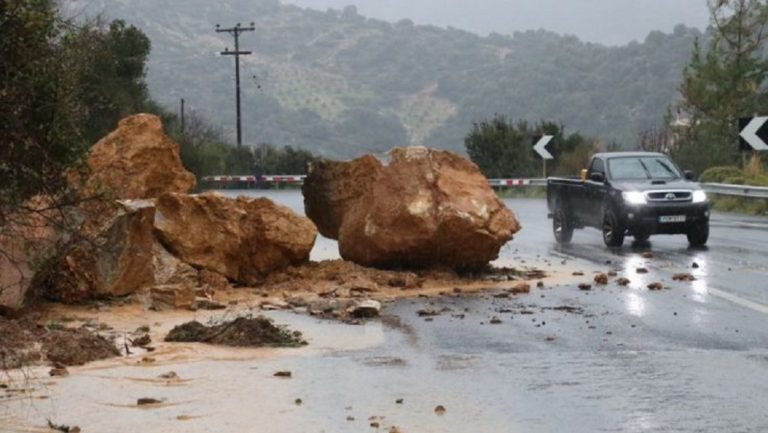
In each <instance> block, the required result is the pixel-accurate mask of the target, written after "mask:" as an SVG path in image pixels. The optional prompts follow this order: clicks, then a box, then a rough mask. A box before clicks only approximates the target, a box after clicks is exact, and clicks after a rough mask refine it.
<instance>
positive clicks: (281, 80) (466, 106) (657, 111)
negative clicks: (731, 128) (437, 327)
mask: <svg viewBox="0 0 768 433" xmlns="http://www.w3.org/2000/svg"><path fill="white" fill-rule="evenodd" d="M67 5H68V8H69V9H71V10H72V11H80V12H85V13H88V14H95V13H100V12H103V13H104V15H105V16H106V17H108V18H123V19H125V20H126V21H128V22H129V23H131V24H134V25H136V26H138V27H140V28H141V29H142V30H144V32H145V33H146V34H147V35H148V36H149V37H150V39H151V40H152V55H151V59H150V65H149V74H148V82H149V85H150V91H151V93H152V95H153V97H154V98H155V99H157V100H158V101H160V102H161V103H163V104H164V105H167V106H168V107H176V106H177V104H178V100H179V98H181V97H184V98H185V99H186V100H187V103H188V105H189V106H190V107H192V108H193V109H194V110H195V111H196V112H197V113H198V114H200V115H202V116H204V117H206V118H208V119H209V120H211V121H212V122H214V123H215V124H217V125H220V126H221V127H222V128H223V130H224V131H227V132H229V131H234V83H233V82H234V65H233V60H232V58H230V57H220V56H218V55H217V53H218V52H219V51H221V50H223V49H224V48H225V47H230V49H231V48H232V46H233V42H232V40H231V37H230V36H228V35H226V34H217V33H215V32H214V25H215V24H217V23H219V24H221V25H222V26H231V25H233V24H234V23H236V22H242V23H243V24H246V23H249V22H250V21H254V22H255V25H256V31H255V32H251V33H246V34H244V35H243V37H242V40H241V48H242V49H249V50H253V52H254V55H252V56H248V57H245V58H244V63H243V67H242V76H243V84H242V87H243V116H244V141H245V143H247V144H256V143H260V142H270V143H274V144H277V145H288V144H290V145H294V146H300V147H304V148H307V149H310V150H312V151H314V152H318V153H321V154H324V155H328V156H334V157H348V156H354V155H357V154H360V153H362V152H381V151H384V150H386V149H389V148H390V147H392V146H395V145H404V144H428V145H431V146H436V147H444V148H449V149H454V150H461V149H462V143H463V138H464V136H465V135H466V133H467V132H468V131H469V129H470V127H471V124H472V122H473V121H480V120H484V119H487V118H489V117H491V116H493V114H494V113H503V114H506V115H508V116H510V117H512V118H515V119H526V120H531V121H536V120H539V119H551V120H555V121H560V122H562V123H564V124H565V125H566V127H567V128H568V130H569V131H571V132H573V131H577V130H578V131H581V132H583V133H586V134H590V135H596V136H599V137H601V139H603V141H605V142H610V141H616V142H618V143H619V144H620V145H625V146H628V145H632V144H634V142H635V141H636V137H637V133H638V132H639V131H640V130H641V129H643V128H645V127H648V126H651V125H653V124H655V123H657V122H658V121H659V120H660V118H661V116H662V115H663V113H664V111H665V110H666V108H667V106H668V105H669V104H670V103H671V102H673V101H675V99H676V98H677V86H678V83H679V80H680V76H681V71H682V68H683V67H684V65H685V64H686V62H687V60H688V57H689V53H690V49H691V46H692V43H693V40H694V38H695V37H697V36H698V35H699V34H700V33H699V32H698V31H697V30H694V29H688V28H685V27H682V26H679V27H678V28H676V30H675V31H674V33H672V34H663V33H660V32H654V33H651V34H650V35H649V36H648V37H647V38H646V40H645V41H644V42H643V43H632V44H630V45H627V46H623V47H605V46H602V45H597V44H590V43H583V42H581V41H579V40H578V39H576V38H574V37H564V36H559V35H557V34H554V33H550V32H546V31H530V32H525V33H516V34H514V35H511V36H502V35H497V34H492V35H490V36H489V37H479V36H476V35H473V34H471V33H468V32H464V31H460V30H456V29H451V28H448V29H442V28H437V27H433V26H414V25H413V23H411V22H410V21H408V20H404V21H401V22H398V23H394V24H391V23H387V22H383V21H378V20H371V19H366V18H365V17H363V16H360V15H358V14H357V13H356V11H355V10H354V9H353V8H347V9H345V10H344V11H327V12H319V11H313V10H309V9H302V8H299V7H295V6H287V5H282V4H280V3H279V2H278V1H277V0H248V1H246V0H225V1H220V2H210V1H206V0H185V1H172V2H166V3H165V4H164V5H163V6H162V7H159V6H158V4H157V2H154V1H151V0H131V1H128V0H77V1H69V2H67ZM254 77H255V78H254ZM259 86H260V88H259Z"/></svg>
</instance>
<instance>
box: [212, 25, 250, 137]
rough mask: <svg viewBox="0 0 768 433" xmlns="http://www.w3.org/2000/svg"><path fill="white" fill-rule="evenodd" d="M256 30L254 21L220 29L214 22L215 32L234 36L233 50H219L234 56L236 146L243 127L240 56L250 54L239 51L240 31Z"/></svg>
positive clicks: (224, 54)
mask: <svg viewBox="0 0 768 433" xmlns="http://www.w3.org/2000/svg"><path fill="white" fill-rule="evenodd" d="M254 30H256V27H255V26H254V23H251V25H250V26H249V27H242V26H241V25H240V23H237V25H236V26H234V27H231V28H228V29H222V28H220V26H219V25H218V24H216V33H229V34H231V35H232V36H234V38H235V51H229V48H225V49H224V51H222V52H221V55H222V56H235V98H236V99H235V104H236V106H237V147H240V146H242V145H243V129H242V124H241V121H240V56H247V55H250V54H252V53H251V52H250V51H240V33H243V32H252V31H254Z"/></svg>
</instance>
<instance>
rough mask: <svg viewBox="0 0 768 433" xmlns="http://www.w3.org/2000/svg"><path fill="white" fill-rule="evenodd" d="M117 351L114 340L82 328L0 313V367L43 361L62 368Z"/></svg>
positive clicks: (9, 367)
mask: <svg viewBox="0 0 768 433" xmlns="http://www.w3.org/2000/svg"><path fill="white" fill-rule="evenodd" d="M119 355H120V352H119V351H118V350H117V348H116V347H115V344H114V342H112V341H111V340H108V339H106V338H104V337H102V336H100V335H98V334H96V333H94V332H92V331H90V330H88V329H85V328H77V329H73V328H65V327H62V326H44V325H40V324H38V323H36V322H35V321H34V319H33V318H31V317H28V318H24V319H20V320H10V319H6V318H3V317H0V369H12V368H19V367H23V366H26V365H34V364H40V363H45V362H47V363H50V364H53V365H54V366H56V367H57V368H61V367H62V366H72V365H83V364H85V363H88V362H91V361H96V360H100V359H107V358H111V357H114V356H119Z"/></svg>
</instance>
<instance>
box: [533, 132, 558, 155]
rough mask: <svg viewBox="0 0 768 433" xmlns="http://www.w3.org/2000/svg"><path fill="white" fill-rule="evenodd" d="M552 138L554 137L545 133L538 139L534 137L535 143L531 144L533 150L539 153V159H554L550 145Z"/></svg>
mask: <svg viewBox="0 0 768 433" xmlns="http://www.w3.org/2000/svg"><path fill="white" fill-rule="evenodd" d="M554 138H555V137H554V136H552V135H545V136H543V137H541V138H540V139H538V140H536V139H534V143H535V144H534V145H533V150H535V151H536V153H538V154H539V156H540V157H541V159H544V160H547V159H555V157H554V156H553V155H552V154H553V153H555V151H554V149H553V148H552V147H551V146H550V144H551V143H552V140H553V139H554Z"/></svg>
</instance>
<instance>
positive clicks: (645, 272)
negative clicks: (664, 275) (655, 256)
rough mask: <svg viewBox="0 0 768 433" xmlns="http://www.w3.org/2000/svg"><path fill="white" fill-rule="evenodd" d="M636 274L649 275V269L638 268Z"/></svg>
mask: <svg viewBox="0 0 768 433" xmlns="http://www.w3.org/2000/svg"><path fill="white" fill-rule="evenodd" d="M636 272H637V273H638V274H647V273H648V269H646V268H637V269H636Z"/></svg>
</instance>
